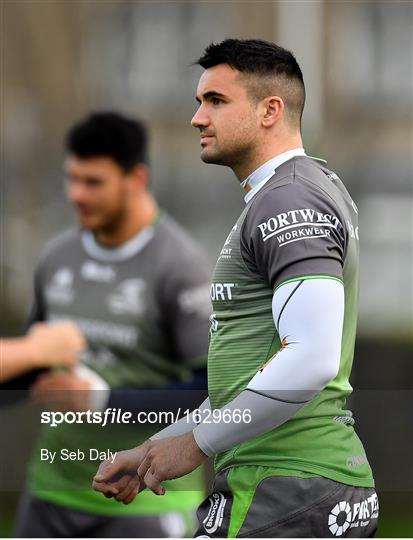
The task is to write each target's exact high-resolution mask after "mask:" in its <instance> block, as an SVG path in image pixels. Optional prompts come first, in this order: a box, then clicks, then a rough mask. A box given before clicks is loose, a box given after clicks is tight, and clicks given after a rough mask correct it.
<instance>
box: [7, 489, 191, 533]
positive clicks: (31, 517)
mask: <svg viewBox="0 0 413 540" xmlns="http://www.w3.org/2000/svg"><path fill="white" fill-rule="evenodd" d="M113 504H120V503H117V502H115V501H113ZM193 524H194V515H193V511H192V510H190V511H187V512H167V513H163V514H159V515H153V516H152V515H151V516H140V515H137V516H122V517H117V516H102V515H97V514H92V513H89V512H80V511H79V510H72V509H70V508H66V507H65V506H61V505H57V504H54V503H51V502H48V501H44V500H42V499H39V498H37V497H34V496H33V495H31V494H30V493H25V494H24V495H23V497H22V498H21V500H20V505H19V509H18V511H17V516H16V519H15V528H14V532H13V536H14V538H73V537H74V538H76V537H77V538H79V537H80V538H118V537H121V538H165V537H170V536H174V537H183V536H188V534H191V533H192V532H193V526H194V525H193Z"/></svg>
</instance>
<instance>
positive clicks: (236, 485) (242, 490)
mask: <svg viewBox="0 0 413 540" xmlns="http://www.w3.org/2000/svg"><path fill="white" fill-rule="evenodd" d="M270 476H295V477H299V478H312V477H314V476H315V475H313V474H307V473H297V472H296V471H287V470H285V469H276V468H272V467H261V466H258V467H255V466H248V465H247V466H240V467H232V468H231V469H230V471H229V473H228V476H227V483H228V485H229V487H230V489H231V492H232V494H233V502H232V508H231V516H230V524H229V527H228V536H227V537H228V538H235V537H236V536H237V534H238V533H239V531H240V529H241V527H242V524H243V523H244V520H245V518H246V516H247V513H248V510H249V508H250V506H251V503H252V500H253V498H254V494H255V491H256V489H257V487H258V485H259V484H260V482H262V481H263V480H265V478H268V477H270Z"/></svg>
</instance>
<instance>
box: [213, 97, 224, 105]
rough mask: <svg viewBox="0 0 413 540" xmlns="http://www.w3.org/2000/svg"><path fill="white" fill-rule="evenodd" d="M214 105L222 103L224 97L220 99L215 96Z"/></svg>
mask: <svg viewBox="0 0 413 540" xmlns="http://www.w3.org/2000/svg"><path fill="white" fill-rule="evenodd" d="M211 102H212V105H220V104H221V103H222V99H219V98H217V97H213V98H212V99H211Z"/></svg>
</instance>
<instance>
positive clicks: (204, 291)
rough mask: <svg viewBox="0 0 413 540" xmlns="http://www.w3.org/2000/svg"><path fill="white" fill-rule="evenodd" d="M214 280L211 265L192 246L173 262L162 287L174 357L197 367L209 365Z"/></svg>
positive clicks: (164, 311) (165, 314)
mask: <svg viewBox="0 0 413 540" xmlns="http://www.w3.org/2000/svg"><path fill="white" fill-rule="evenodd" d="M210 280H211V276H210V269H209V265H208V264H207V263H206V262H205V259H204V258H203V256H202V255H201V254H200V253H199V252H198V251H195V250H194V249H193V248H192V249H191V247H189V249H188V250H180V252H178V253H176V256H175V257H174V259H173V260H171V263H170V265H169V267H168V268H167V269H166V276H165V280H164V283H163V287H162V299H161V306H162V310H163V316H164V321H165V325H166V327H167V329H168V333H169V335H170V337H171V342H172V346H173V349H174V356H175V357H176V359H177V360H178V361H180V362H183V363H185V364H187V365H189V366H191V367H193V368H198V367H203V366H205V365H206V358H207V354H208V332H209V317H210V315H211V312H212V306H211V300H210Z"/></svg>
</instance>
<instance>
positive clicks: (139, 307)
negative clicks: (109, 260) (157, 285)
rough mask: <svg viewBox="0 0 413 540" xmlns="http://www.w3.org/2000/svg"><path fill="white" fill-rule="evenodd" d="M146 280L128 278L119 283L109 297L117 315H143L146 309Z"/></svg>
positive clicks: (111, 308)
mask: <svg viewBox="0 0 413 540" xmlns="http://www.w3.org/2000/svg"><path fill="white" fill-rule="evenodd" d="M145 291H146V282H145V280H143V279H142V278H134V279H127V280H125V281H122V282H121V283H119V285H118V286H117V287H116V289H115V290H114V292H113V293H112V294H110V295H109V296H108V298H107V304H108V307H109V309H110V311H111V312H112V313H114V314H115V315H142V314H143V313H144V311H145Z"/></svg>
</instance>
